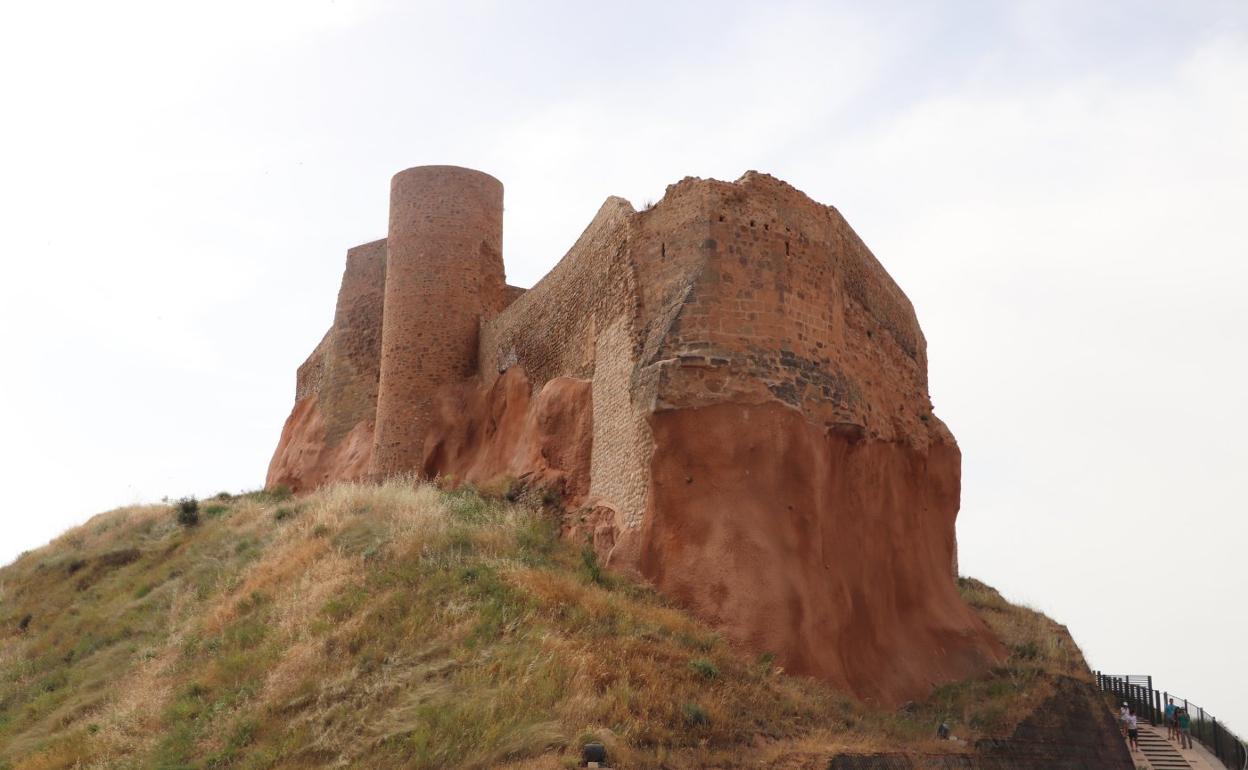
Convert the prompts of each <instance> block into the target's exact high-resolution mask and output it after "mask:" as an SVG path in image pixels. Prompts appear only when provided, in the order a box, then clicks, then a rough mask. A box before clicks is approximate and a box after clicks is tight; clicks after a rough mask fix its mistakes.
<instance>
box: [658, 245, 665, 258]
mask: <svg viewBox="0 0 1248 770" xmlns="http://www.w3.org/2000/svg"><path fill="white" fill-rule="evenodd" d="M659 257H660V258H662V259H667V243H660V244H659Z"/></svg>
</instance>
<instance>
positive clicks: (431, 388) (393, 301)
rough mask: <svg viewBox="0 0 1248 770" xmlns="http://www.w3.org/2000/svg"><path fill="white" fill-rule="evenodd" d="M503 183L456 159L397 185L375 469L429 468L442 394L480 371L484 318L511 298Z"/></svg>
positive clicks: (410, 174)
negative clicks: (425, 457) (428, 439)
mask: <svg viewBox="0 0 1248 770" xmlns="http://www.w3.org/2000/svg"><path fill="white" fill-rule="evenodd" d="M502 238H503V186H502V184H501V183H500V182H499V181H498V180H497V179H495V178H494V177H492V176H490V175H488V174H483V173H481V172H479V171H473V170H471V169H464V168H457V167H454V166H421V167H417V168H412V169H408V170H406V171H402V172H400V173H398V174H396V175H395V176H394V178H393V179H392V180H391V186H390V229H389V235H388V237H387V250H388V258H387V264H386V282H385V286H386V289H385V307H384V311H383V320H382V342H381V365H380V382H379V385H378V398H377V432H376V438H375V445H374V450H373V467H372V473H373V475H374V476H378V477H384V476H388V475H391V474H394V473H399V472H407V471H411V470H413V469H415V468H418V467H420V463H421V457H422V453H423V451H424V437H425V432H426V429H427V427H428V424H429V421H430V419H431V415H432V411H433V397H434V394H435V392H436V391H437V389H438V388H439V387H441V386H443V385H449V384H452V383H455V382H459V381H461V380H463V379H465V378H468V377H471V376H472V375H473V374H475V373H476V370H477V336H478V329H479V325H480V322H481V319H482V318H483V317H487V318H488V317H490V316H492V315H493V314H495V313H497V312H498V311H499V310H501V309H502V307H503V306H504V304H505V302H506V301H507V291H506V281H505V280H504V275H503V264H502Z"/></svg>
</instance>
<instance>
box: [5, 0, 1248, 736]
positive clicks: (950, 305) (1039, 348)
mask: <svg viewBox="0 0 1248 770" xmlns="http://www.w3.org/2000/svg"><path fill="white" fill-rule="evenodd" d="M0 111H2V112H0V116H2V119H0V259H3V265H2V268H3V269H2V271H0V349H2V350H3V358H2V359H0V360H3V366H2V368H0V431H2V438H0V480H2V482H3V489H4V494H3V504H2V507H0V511H2V512H0V517H2V518H0V563H4V562H7V561H9V560H11V559H12V558H14V557H15V556H16V555H17V554H18V553H19V552H20V551H22V550H24V549H28V548H32V547H35V546H38V545H40V544H42V543H44V542H46V541H47V540H48V539H50V538H51V537H53V536H54V535H56V534H57V533H58V532H60V531H62V530H63V529H65V528H66V527H68V526H70V525H72V524H74V523H76V522H79V521H81V520H82V519H84V518H86V517H87V516H88V515H90V514H92V513H95V512H98V511H100V510H104V509H107V508H111V507H115V506H118V505H122V504H126V503H131V502H134V501H140V500H144V501H149V500H156V499H159V498H161V497H162V496H165V495H168V496H180V495H183V494H192V493H193V494H199V495H206V494H212V493H215V492H217V491H219V490H222V489H225V490H234V491H236V490H240V489H248V488H255V487H258V486H260V484H261V483H262V481H263V477H264V471H265V468H266V465H267V463H268V460H269V455H270V453H271V452H272V450H273V447H274V445H275V444H276V441H277V437H278V433H279V431H280V428H281V425H282V422H283V420H284V419H285V417H286V415H287V413H288V411H289V409H290V407H291V403H292V400H293V392H294V378H295V367H296V366H297V365H298V364H299V363H300V362H301V361H302V360H303V359H304V357H305V356H306V355H307V353H308V352H309V351H310V350H311V349H312V347H313V346H314V345H315V344H316V342H317V341H318V340H319V339H320V337H321V335H322V334H323V333H324V331H325V329H326V328H328V326H329V323H330V321H331V319H332V315H333V306H334V298H335V294H336V291H337V287H338V281H339V279H340V277H341V272H342V268H343V260H344V256H345V252H346V249H347V248H348V247H349V246H352V245H355V244H358V243H363V242H366V241H369V240H373V239H376V238H379V237H383V236H384V235H385V228H386V217H387V210H386V206H387V198H388V193H389V187H388V184H389V178H390V175H391V174H392V173H394V172H395V171H398V170H400V169H403V168H406V167H409V166H413V165H419V164H426V163H452V164H458V165H465V166H471V167H474V168H479V169H482V170H485V171H488V172H489V173H492V174H494V175H495V176H497V177H498V178H499V179H501V180H502V181H503V183H504V184H505V186H506V205H507V210H506V220H505V231H506V232H505V246H504V249H505V258H506V263H507V270H508V276H509V279H510V280H511V282H512V283H517V284H520V285H525V286H528V285H531V284H532V283H533V282H535V281H536V280H537V279H538V278H539V277H540V276H541V275H542V274H544V273H545V272H546V271H547V270H548V269H549V268H550V267H551V266H552V265H553V264H554V263H555V262H556V261H557V260H558V259H559V257H560V256H562V254H563V253H564V251H565V250H566V249H567V248H568V247H569V246H570V245H571V243H572V242H573V241H574V240H575V238H576V236H577V235H578V234H579V233H580V231H581V229H582V228H583V227H584V226H585V225H586V224H587V223H588V222H589V220H590V218H591V216H592V215H593V213H594V211H595V210H596V209H597V208H598V206H599V204H600V203H601V202H602V200H603V199H604V198H605V197H606V196H608V195H611V194H618V195H623V196H625V197H627V198H629V199H630V200H632V201H633V203H634V204H635V205H638V206H640V205H642V204H644V203H645V202H646V201H647V200H657V199H658V198H660V197H661V196H662V194H663V189H664V187H665V186H666V185H667V184H669V183H671V182H674V181H676V180H678V179H680V178H681V177H684V176H687V175H693V176H703V177H706V176H713V177H718V178H722V179H735V178H736V177H737V176H739V175H740V174H741V173H742V172H744V171H745V170H747V169H759V170H762V171H767V172H770V173H772V174H775V175H776V176H779V177H781V178H783V179H785V180H787V181H789V182H791V183H792V184H794V185H796V186H797V187H799V188H800V189H802V190H805V191H806V192H807V193H809V194H810V195H811V196H813V197H814V198H816V199H817V200H820V201H823V202H825V203H831V204H833V205H836V206H837V207H838V208H840V210H841V211H842V213H844V214H845V216H846V217H847V218H848V219H849V221H850V223H851V224H853V226H854V227H855V228H856V229H857V231H858V232H859V234H860V235H861V236H862V237H863V238H864V239H865V240H866V242H867V243H868V244H869V245H870V246H871V247H872V249H873V250H874V251H875V253H876V255H877V256H878V257H879V258H880V260H881V261H882V262H883V264H884V265H885V267H886V268H887V269H888V270H889V271H890V272H891V273H892V275H893V277H894V278H896V280H897V281H898V283H900V284H901V286H902V288H903V289H904V290H905V291H906V292H907V293H908V294H909V296H910V298H911V299H912V300H913V302H914V304H915V307H916V309H917V310H918V314H919V320H920V322H921V323H922V325H923V328H924V330H925V332H926V335H927V338H928V342H929V354H930V360H931V382H932V394H933V398H934V401H935V404H936V410H937V413H938V414H940V416H941V417H942V418H944V420H945V421H946V422H947V423H948V424H949V425H950V427H951V428H952V429H953V431H954V433H955V434H956V435H957V437H958V439H959V441H960V443H961V446H962V451H963V510H962V515H961V517H960V519H959V536H960V543H961V556H962V568H963V571H964V572H966V573H967V574H971V575H975V576H977V577H980V578H982V579H984V580H986V581H988V582H989V583H992V584H994V585H996V586H998V587H999V588H1001V589H1002V590H1003V591H1004V592H1005V593H1006V595H1007V596H1009V597H1010V598H1012V599H1015V600H1020V601H1025V602H1029V603H1031V604H1033V605H1035V606H1037V607H1039V608H1041V609H1043V610H1045V611H1046V612H1048V613H1049V614H1051V615H1053V616H1054V617H1056V618H1057V619H1059V620H1060V621H1062V622H1064V623H1067V624H1068V625H1069V626H1070V628H1071V630H1072V631H1073V633H1074V635H1075V637H1076V639H1077V640H1078V641H1079V642H1080V644H1081V645H1082V646H1083V648H1084V650H1085V652H1086V653H1087V655H1088V658H1089V660H1090V662H1091V663H1092V665H1093V666H1094V667H1098V668H1102V669H1108V670H1130V671H1131V672H1139V673H1149V672H1151V673H1153V674H1154V675H1155V676H1156V677H1157V681H1158V683H1159V684H1161V685H1162V686H1163V687H1167V688H1169V689H1171V690H1175V691H1178V692H1179V693H1180V694H1182V695H1184V696H1187V697H1190V698H1191V699H1193V700H1195V701H1198V702H1200V703H1201V704H1202V705H1204V706H1206V707H1207V708H1208V709H1209V710H1211V711H1212V712H1213V713H1214V714H1216V715H1218V716H1219V717H1221V718H1223V719H1225V720H1226V721H1228V722H1229V723H1230V724H1231V725H1232V727H1235V728H1236V729H1238V731H1239V732H1240V733H1241V735H1244V736H1245V737H1248V703H1245V702H1243V701H1242V700H1237V698H1242V697H1243V693H1244V692H1248V660H1245V654H1244V649H1245V636H1246V634H1248V615H1246V614H1245V607H1246V605H1248V602H1245V599H1244V594H1245V591H1248V579H1246V578H1245V575H1246V574H1248V572H1246V570H1245V567H1244V564H1245V561H1246V558H1248V521H1246V516H1245V514H1246V513H1248V510H1246V509H1248V506H1246V504H1245V481H1246V479H1248V475H1246V468H1248V450H1246V449H1245V446H1246V444H1245V440H1246V439H1245V437H1246V435H1248V405H1245V403H1244V401H1243V398H1244V390H1245V382H1244V380H1245V374H1248V364H1246V363H1245V354H1246V353H1248V309H1246V306H1245V302H1244V296H1245V289H1246V288H1248V286H1246V284H1248V261H1246V257H1248V248H1246V243H1248V237H1246V236H1245V224H1246V215H1245V210H1246V208H1248V5H1246V4H1245V3H1244V2H1242V0H1238V1H1236V2H1190V1H1189V2H1183V3H1175V2H1140V1H1136V0H1123V1H1121V2H1113V1H1108V0H1102V1H1101V2H1096V3H1088V2H1085V1H1084V0H1078V1H1073V0H1072V1H1070V2H1063V1H1061V0H1056V1H1055V0H1046V1H1043V2H1042V1H1036V2H1016V3H1013V4H1009V3H1003V2H988V1H985V2H944V3H917V2H915V3H893V2H875V3H855V4H851V3H831V2H827V3H793V2H785V3H766V4H763V3H732V2H723V1H722V0H721V1H719V2H707V3H674V2H630V3H612V4H609V5H607V4H597V3H586V2H566V3H551V2H548V3H524V4H521V3H504V2H494V3H490V2H455V3H445V4H420V3H413V2H387V0H363V1H361V2H353V1H352V0H335V1H333V2H325V1H324V0H226V1H223V0H213V2H196V3H191V2H168V1H167V0H153V1H152V2H130V1H121V2H109V3H102V2H39V3H35V2H27V3H19V2H9V3H5V4H4V5H3V6H0Z"/></svg>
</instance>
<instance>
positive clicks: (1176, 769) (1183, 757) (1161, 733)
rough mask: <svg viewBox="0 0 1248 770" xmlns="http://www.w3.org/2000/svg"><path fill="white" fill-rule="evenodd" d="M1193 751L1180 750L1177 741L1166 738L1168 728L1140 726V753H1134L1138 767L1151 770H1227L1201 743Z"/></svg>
mask: <svg viewBox="0 0 1248 770" xmlns="http://www.w3.org/2000/svg"><path fill="white" fill-rule="evenodd" d="M1192 745H1193V748H1191V749H1180V748H1179V744H1178V742H1177V741H1171V740H1169V739H1167V738H1166V728H1164V727H1153V726H1152V725H1146V724H1141V725H1140V751H1139V752H1132V754H1131V758H1132V759H1134V760H1135V762H1136V764H1137V765H1140V766H1145V767H1147V768H1148V769H1149V770H1226V766H1225V765H1223V764H1222V763H1221V762H1219V761H1218V759H1217V757H1215V756H1213V755H1212V754H1210V753H1209V752H1208V751H1206V750H1205V748H1204V747H1203V746H1201V745H1200V744H1199V743H1193V744H1192Z"/></svg>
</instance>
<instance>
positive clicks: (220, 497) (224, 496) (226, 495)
mask: <svg viewBox="0 0 1248 770" xmlns="http://www.w3.org/2000/svg"><path fill="white" fill-rule="evenodd" d="M233 498H234V495H231V494H230V493H229V492H218V493H217V499H218V500H221V501H222V502H225V501H227V500H232V499H233Z"/></svg>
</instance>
